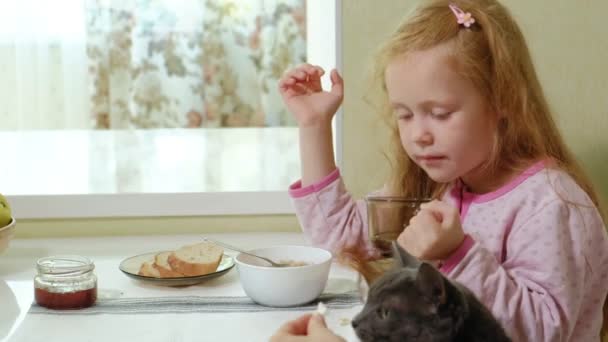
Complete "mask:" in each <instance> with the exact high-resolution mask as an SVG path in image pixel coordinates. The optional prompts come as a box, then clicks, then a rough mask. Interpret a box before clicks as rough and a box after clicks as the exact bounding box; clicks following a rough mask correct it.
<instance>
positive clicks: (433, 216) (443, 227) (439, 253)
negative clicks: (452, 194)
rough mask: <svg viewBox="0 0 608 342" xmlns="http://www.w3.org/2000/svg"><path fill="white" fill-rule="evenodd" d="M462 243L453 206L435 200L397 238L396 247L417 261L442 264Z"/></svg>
mask: <svg viewBox="0 0 608 342" xmlns="http://www.w3.org/2000/svg"><path fill="white" fill-rule="evenodd" d="M462 241H464V232H463V230H462V226H461V224H460V213H459V212H458V210H457V209H456V208H454V207H453V206H451V205H449V204H447V203H445V202H443V201H438V200H434V201H432V202H429V203H424V204H422V205H420V211H419V212H418V214H416V216H414V217H412V219H411V220H410V223H409V225H408V226H407V227H406V228H405V230H403V232H402V233H401V234H400V235H399V237H398V238H397V243H399V245H401V247H403V248H404V249H405V250H406V251H408V253H410V254H411V255H413V256H415V257H417V258H418V259H420V260H425V261H429V260H444V259H446V258H447V257H448V256H450V254H452V252H454V251H455V250H456V249H457V248H458V247H459V246H460V244H461V243H462Z"/></svg>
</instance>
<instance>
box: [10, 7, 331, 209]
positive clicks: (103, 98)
mask: <svg viewBox="0 0 608 342" xmlns="http://www.w3.org/2000/svg"><path fill="white" fill-rule="evenodd" d="M30 2H35V5H36V6H33V4H30ZM281 3H283V5H284V6H283V7H280V8H279V6H280V5H281ZM298 3H301V4H305V7H303V8H305V16H304V17H305V18H306V21H305V25H304V24H301V25H303V27H305V35H304V36H305V38H306V44H305V46H304V49H301V48H300V47H298V45H297V44H299V43H298V39H299V38H298V37H299V36H298V34H300V32H299V31H298V30H301V28H300V26H299V25H298V20H301V19H303V18H302V15H301V14H302V13H300V12H301V11H300V12H298V7H297V5H298ZM57 4H58V3H53V4H51V3H49V4H47V3H46V2H45V3H44V4H41V3H40V2H38V1H35V0H24V1H20V2H4V3H3V4H1V5H0V7H3V8H0V13H3V14H0V22H2V23H3V24H0V61H2V63H0V64H1V65H3V69H1V70H2V74H3V75H4V76H6V77H2V78H3V79H4V80H5V81H3V82H0V87H1V88H2V92H3V94H5V95H6V96H3V99H2V100H0V101H2V102H4V104H3V105H2V106H0V107H1V108H0V146H3V151H4V155H3V157H4V160H6V161H7V162H6V163H3V166H2V170H1V171H0V192H2V193H4V194H7V195H8V196H9V200H10V201H11V203H12V204H13V207H14V211H15V215H16V216H18V217H21V218H50V217H103V216H164V215H211V214H278V213H291V212H292V211H293V209H292V208H291V204H290V202H289V200H288V198H287V194H286V188H287V186H288V185H289V183H291V182H292V181H294V180H295V179H297V178H298V176H299V157H298V147H297V128H296V127H294V125H293V121H292V119H291V118H290V116H289V114H288V113H286V112H285V110H284V108H283V107H282V104H281V102H280V99H278V98H277V94H276V93H275V92H274V91H275V89H276V78H278V77H279V76H280V73H282V71H283V69H284V67H285V65H287V64H289V63H293V62H294V61H297V60H298V55H302V56H303V57H302V58H304V59H308V60H309V61H311V62H313V63H316V64H320V65H322V66H324V67H326V68H331V67H334V66H337V65H338V64H337V61H338V49H337V46H338V44H337V43H338V40H339V39H338V35H337V30H336V28H337V27H338V21H337V18H338V13H339V11H338V9H339V3H337V0H336V1H326V0H308V1H306V2H305V1H304V0H289V1H287V0H286V1H272V2H270V1H267V0H258V1H249V2H240V1H233V2H230V1H222V2H217V1H210V0H209V1H206V2H203V1H183V2H173V1H168V0H165V1H154V2H152V1H149V0H140V1H137V2H127V3H126V4H125V3H124V2H121V1H118V0H96V1H84V0H70V1H65V2H61V4H59V5H57ZM127 4H128V5H127ZM152 4H154V5H152ZM219 4H221V6H220V5H219ZM237 4H238V5H242V4H246V6H249V7H246V8H239V7H238V6H237ZM30 5H32V6H30ZM52 5H55V6H52ZM200 6H212V7H213V6H215V7H213V11H211V10H210V11H207V12H205V11H201V10H200ZM222 6H223V7H222ZM43 7H44V8H43ZM32 8H36V9H37V10H36V11H32ZM159 9H160V10H159ZM197 9H198V11H197ZM255 10H257V11H260V12H259V15H253V14H252V13H254V12H255ZM214 11H215V12H214ZM191 13H199V14H200V13H203V14H201V15H200V16H197V15H191ZM201 17H202V18H201ZM227 17H230V18H231V19H230V20H232V21H230V20H228V19H226V18H227ZM219 18H224V19H222V20H220V19H219ZM277 18H278V20H277V22H276V23H269V22H268V21H269V20H271V19H277ZM247 25H249V26H247ZM247 27H249V28H252V30H250V31H247V30H246V28H247ZM279 31H280V32H282V33H281V34H283V35H284V36H282V37H280V38H276V37H277V35H278V33H277V32H279ZM125 32H128V33H129V34H128V35H126V34H125ZM212 34H217V36H216V38H213V36H212ZM200 37H205V39H206V40H205V43H204V44H201V43H199V42H198V40H197V39H198V38H200ZM222 37H223V38H222ZM221 39H224V40H226V39H228V40H230V42H232V43H233V45H229V44H225V43H223V41H222V40H221ZM280 39H283V41H282V42H283V43H282V44H278V43H277V42H281V41H280ZM265 41H272V42H274V43H273V44H267V45H265V47H263V48H260V46H261V45H263V44H264V43H265ZM16 42H17V43H18V44H19V47H18V48H15V43H16ZM300 43H301V42H300ZM138 44H139V45H138ZM205 44H206V45H205ZM290 44H292V45H290ZM239 46H240V47H241V48H240V50H239ZM243 46H245V48H246V49H249V50H247V52H243V51H245V50H243V49H244V48H243ZM231 49H232V50H231ZM264 49H266V50H264ZM300 50H301V53H299V52H298V51H300ZM127 52H129V54H128V55H125V54H127ZM230 63H234V64H230ZM248 63H250V64H251V65H257V66H258V68H257V69H256V72H254V71H252V70H249V69H244V68H243V69H239V68H240V67H241V66H243V65H245V64H248ZM281 63H282V64H281ZM235 65H237V66H238V67H237V66H235ZM260 65H262V66H260ZM200 66H203V67H200ZM109 68H115V70H114V71H113V70H108V69H109ZM83 75H84V76H83ZM85 76H86V77H85ZM213 79H215V80H216V81H218V82H216V83H214V84H212V82H210V80H213ZM207 81H209V82H208V83H205V82H207ZM218 83H219V84H221V86H218V85H217V84H218ZM260 89H261V90H262V91H261V93H262V95H261V96H260V95H251V94H250V93H251V92H253V91H254V90H255V91H259V90H260ZM248 91H249V93H248ZM23 94H28V96H23ZM256 94H259V92H258V93H256ZM336 128H339V124H337V125H336ZM336 135H339V132H337V134H336ZM338 151H339V149H338Z"/></svg>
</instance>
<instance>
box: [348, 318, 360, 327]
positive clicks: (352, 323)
mask: <svg viewBox="0 0 608 342" xmlns="http://www.w3.org/2000/svg"><path fill="white" fill-rule="evenodd" d="M350 325H352V326H353V329H357V325H359V322H358V321H357V320H356V319H353V320H352V321H351V322H350Z"/></svg>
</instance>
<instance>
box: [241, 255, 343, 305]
mask: <svg viewBox="0 0 608 342" xmlns="http://www.w3.org/2000/svg"><path fill="white" fill-rule="evenodd" d="M249 252H250V253H254V254H256V255H259V256H263V257H267V258H270V259H271V260H274V261H278V262H283V261H288V260H289V261H295V262H304V263H306V264H307V265H306V266H295V267H270V266H268V265H267V264H266V263H265V262H264V261H263V260H260V259H258V258H255V257H252V256H250V255H247V254H243V253H241V254H239V255H238V256H237V257H236V267H237V270H238V272H239V278H240V280H241V285H242V286H243V290H245V293H246V294H247V295H248V296H249V297H250V298H251V299H253V300H254V301H255V302H257V303H259V304H262V305H265V306H272V307H289V306H297V305H302V304H306V303H309V302H311V301H313V300H315V299H316V298H317V297H319V295H321V293H322V292H323V290H324V289H325V285H326V284H327V279H328V277H329V270H330V267H331V261H332V254H331V253H330V252H328V251H326V250H324V249H321V248H316V247H309V246H274V247H268V248H258V249H254V250H251V251H249Z"/></svg>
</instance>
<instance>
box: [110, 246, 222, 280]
mask: <svg viewBox="0 0 608 342" xmlns="http://www.w3.org/2000/svg"><path fill="white" fill-rule="evenodd" d="M158 253H162V251H160V252H151V253H146V254H140V255H136V256H132V257H130V258H127V259H125V260H123V261H122V262H121V263H120V265H119V266H118V268H119V269H120V270H121V271H122V272H123V273H124V274H126V275H127V276H128V277H131V278H133V279H136V280H141V281H144V282H148V283H150V284H154V285H161V286H187V285H194V284H198V283H201V282H203V281H205V280H208V279H212V278H215V277H219V276H221V275H224V274H226V273H227V272H228V271H230V270H231V269H232V268H233V267H234V258H233V257H231V256H229V255H226V254H224V255H223V256H222V260H220V264H219V265H218V267H217V270H216V271H215V272H213V273H208V274H204V275H200V276H194V277H176V278H155V277H147V276H142V275H139V274H137V273H138V272H139V268H140V266H141V264H142V263H144V262H146V261H147V262H154V256H155V255H156V254H158Z"/></svg>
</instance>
